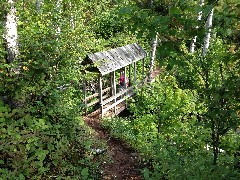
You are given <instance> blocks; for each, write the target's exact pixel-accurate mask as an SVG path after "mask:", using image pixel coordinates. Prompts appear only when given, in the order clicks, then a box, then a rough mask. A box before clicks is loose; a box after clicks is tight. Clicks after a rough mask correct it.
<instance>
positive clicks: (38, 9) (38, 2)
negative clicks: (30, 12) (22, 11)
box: [36, 0, 44, 13]
mask: <svg viewBox="0 0 240 180" xmlns="http://www.w3.org/2000/svg"><path fill="white" fill-rule="evenodd" d="M43 3H44V0H36V9H37V12H38V13H41V6H42V5H43Z"/></svg>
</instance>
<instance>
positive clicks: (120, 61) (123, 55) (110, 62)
mask: <svg viewBox="0 0 240 180" xmlns="http://www.w3.org/2000/svg"><path fill="white" fill-rule="evenodd" d="M146 56H147V53H146V52H145V51H144V50H143V49H142V47H141V46H139V45H138V44H136V43H134V44H129V45H126V46H122V47H117V48H115V49H110V50H108V51H103V52H96V53H94V54H90V55H88V56H87V58H86V60H85V62H84V64H85V65H89V64H90V65H92V66H91V68H88V70H90V71H95V72H98V74H99V75H98V93H94V94H92V95H90V96H88V97H87V92H86V81H84V86H83V94H84V104H85V107H86V108H88V107H91V106H93V105H95V104H97V103H100V111H101V112H100V113H101V116H102V117H103V116H104V114H105V113H106V112H107V111H109V110H111V109H113V108H114V114H115V115H117V114H118V113H119V112H121V111H122V109H119V110H117V109H118V105H119V104H121V103H123V102H124V101H125V99H126V98H125V97H130V96H132V95H133V85H136V79H137V77H136V76H137V73H136V68H137V66H136V63H137V61H139V60H142V77H141V78H144V77H145V76H144V58H145V57H146ZM131 65H133V66H134V67H133V70H134V73H133V75H134V78H133V82H132V77H131V74H132V73H131V71H132V67H131ZM127 67H128V73H129V75H128V79H129V82H128V85H127V83H126V82H127ZM118 70H122V72H124V73H123V74H124V88H122V89H121V90H120V91H119V92H117V84H116V72H117V71H118ZM108 74H110V77H109V79H108V80H109V81H110V87H107V88H105V89H104V88H103V78H104V76H109V75H108ZM109 95H110V96H109ZM97 97H98V99H96V98H97ZM94 98H95V99H96V100H94V101H92V102H90V103H88V102H89V101H90V100H91V99H94Z"/></svg>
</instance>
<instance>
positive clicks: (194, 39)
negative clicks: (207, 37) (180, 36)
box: [190, 0, 204, 53]
mask: <svg viewBox="0 0 240 180" xmlns="http://www.w3.org/2000/svg"><path fill="white" fill-rule="evenodd" d="M203 5H204V0H200V2H199V6H200V7H202V6H203ZM201 19H202V11H200V12H199V13H198V18H197V21H201ZM196 29H198V26H197V27H196ZM196 42H197V36H194V38H193V39H192V42H191V44H190V53H194V51H195V44H196Z"/></svg>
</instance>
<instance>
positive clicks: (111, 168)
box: [84, 116, 143, 180]
mask: <svg viewBox="0 0 240 180" xmlns="http://www.w3.org/2000/svg"><path fill="white" fill-rule="evenodd" d="M84 120H85V122H86V123H87V124H88V125H89V126H90V127H91V128H92V129H94V130H95V132H96V137H97V138H98V139H100V140H103V141H105V142H106V144H107V151H106V155H107V156H108V157H110V158H111V162H107V163H105V164H102V167H101V168H102V169H103V177H102V178H103V179H105V180H108V179H114V180H130V179H131V180H141V179H143V177H142V176H141V172H140V168H141V167H140V158H139V156H138V154H137V153H136V152H135V151H134V150H133V149H131V148H130V147H128V146H127V145H126V144H125V143H124V142H123V141H121V140H119V139H116V138H113V137H111V135H110V134H109V133H108V131H107V130H106V129H104V128H102V127H101V122H100V119H99V118H98V116H96V117H94V116H86V117H84Z"/></svg>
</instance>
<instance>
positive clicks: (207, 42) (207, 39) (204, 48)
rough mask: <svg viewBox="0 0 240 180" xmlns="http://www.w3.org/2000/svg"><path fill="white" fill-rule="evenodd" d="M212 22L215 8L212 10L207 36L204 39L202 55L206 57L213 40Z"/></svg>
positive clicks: (209, 16) (207, 25) (207, 24)
mask: <svg viewBox="0 0 240 180" xmlns="http://www.w3.org/2000/svg"><path fill="white" fill-rule="evenodd" d="M212 20H213V8H212V9H211V11H210V13H209V15H208V18H207V22H206V36H205V38H204V44H203V53H202V55H203V56H205V55H206V54H207V50H208V47H209V43H210V38H211V30H212Z"/></svg>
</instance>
